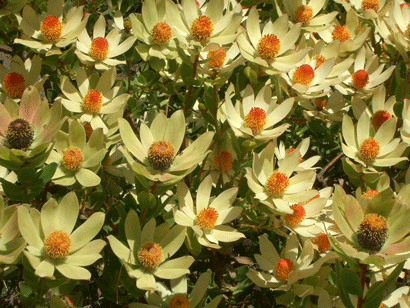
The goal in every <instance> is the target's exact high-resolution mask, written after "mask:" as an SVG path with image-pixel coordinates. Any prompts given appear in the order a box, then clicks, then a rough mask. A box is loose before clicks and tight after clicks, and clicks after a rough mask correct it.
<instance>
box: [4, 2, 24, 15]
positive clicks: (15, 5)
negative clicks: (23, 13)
mask: <svg viewBox="0 0 410 308" xmlns="http://www.w3.org/2000/svg"><path fill="white" fill-rule="evenodd" d="M26 3H27V0H7V1H2V2H1V5H0V18H1V17H3V16H6V15H10V14H14V13H17V12H19V11H20V10H21V9H22V8H23V6H24V5H25V4H26Z"/></svg>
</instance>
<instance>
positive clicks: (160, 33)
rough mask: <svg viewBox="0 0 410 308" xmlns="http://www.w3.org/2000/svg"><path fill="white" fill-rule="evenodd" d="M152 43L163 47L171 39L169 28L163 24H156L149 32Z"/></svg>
mask: <svg viewBox="0 0 410 308" xmlns="http://www.w3.org/2000/svg"><path fill="white" fill-rule="evenodd" d="M151 37H152V41H153V42H154V43H155V44H157V45H164V44H166V43H168V42H169V40H170V39H171V37H172V30H171V27H170V26H169V25H168V24H167V23H166V22H165V21H160V22H157V23H156V24H155V25H154V27H152V30H151Z"/></svg>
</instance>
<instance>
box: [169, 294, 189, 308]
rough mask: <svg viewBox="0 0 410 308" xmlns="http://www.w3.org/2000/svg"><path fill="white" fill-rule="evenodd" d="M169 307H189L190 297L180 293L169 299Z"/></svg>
mask: <svg viewBox="0 0 410 308" xmlns="http://www.w3.org/2000/svg"><path fill="white" fill-rule="evenodd" d="M169 308H189V299H188V297H186V296H185V295H182V294H178V295H175V296H173V297H172V298H171V300H170V301H169Z"/></svg>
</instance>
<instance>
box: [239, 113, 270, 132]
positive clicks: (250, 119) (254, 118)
mask: <svg viewBox="0 0 410 308" xmlns="http://www.w3.org/2000/svg"><path fill="white" fill-rule="evenodd" d="M244 124H245V126H246V127H248V128H250V129H251V130H252V132H253V133H254V134H257V133H259V132H260V131H261V130H262V129H263V127H264V126H265V124H266V112H265V110H263V109H262V108H259V107H253V108H251V110H249V112H248V114H247V115H246V116H245V123H244Z"/></svg>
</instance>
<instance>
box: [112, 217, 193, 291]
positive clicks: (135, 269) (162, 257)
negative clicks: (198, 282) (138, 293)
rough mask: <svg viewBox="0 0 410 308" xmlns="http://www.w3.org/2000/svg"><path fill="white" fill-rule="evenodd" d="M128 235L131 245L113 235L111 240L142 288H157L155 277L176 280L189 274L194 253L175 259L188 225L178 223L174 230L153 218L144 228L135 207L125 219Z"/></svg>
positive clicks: (138, 286) (114, 248)
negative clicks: (159, 223) (183, 225)
mask: <svg viewBox="0 0 410 308" xmlns="http://www.w3.org/2000/svg"><path fill="white" fill-rule="evenodd" d="M125 237H126V241H127V244H128V246H126V245H124V244H123V243H122V242H120V241H119V240H118V239H117V238H115V237H114V236H113V235H109V236H108V237H107V239H108V241H109V243H110V246H111V248H112V250H113V251H114V253H115V255H116V256H117V257H118V258H120V259H121V261H122V262H123V264H124V266H125V269H126V270H127V272H128V275H129V276H130V277H132V278H135V279H136V285H137V288H138V289H141V290H157V285H156V281H155V277H158V278H162V279H176V278H179V277H181V276H183V275H186V274H189V267H190V266H191V264H192V263H193V262H194V258H193V257H192V256H183V257H179V258H176V259H171V257H172V256H173V255H174V254H175V253H176V252H177V251H178V249H179V248H180V247H181V245H182V243H183V242H184V238H185V227H182V226H179V225H174V226H173V227H172V228H171V229H170V228H169V226H168V224H167V223H163V224H161V225H159V226H156V222H155V219H154V218H151V219H150V220H149V221H148V222H147V223H146V224H145V225H144V227H143V228H142V229H141V226H140V219H139V217H138V215H137V213H136V212H135V211H134V210H131V211H129V212H128V215H127V218H126V219H125Z"/></svg>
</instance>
